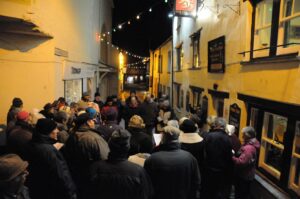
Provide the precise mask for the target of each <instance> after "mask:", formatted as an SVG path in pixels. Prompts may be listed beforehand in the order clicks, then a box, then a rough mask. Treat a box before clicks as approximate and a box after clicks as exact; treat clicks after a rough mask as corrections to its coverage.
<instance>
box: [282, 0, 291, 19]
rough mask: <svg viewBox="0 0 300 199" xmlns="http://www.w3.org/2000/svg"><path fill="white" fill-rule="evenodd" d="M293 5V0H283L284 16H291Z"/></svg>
mask: <svg viewBox="0 0 300 199" xmlns="http://www.w3.org/2000/svg"><path fill="white" fill-rule="evenodd" d="M292 6H293V0H285V1H284V9H283V11H284V17H288V16H291V14H292V8H293V7H292Z"/></svg>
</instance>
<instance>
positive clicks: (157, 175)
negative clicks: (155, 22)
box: [0, 91, 260, 199]
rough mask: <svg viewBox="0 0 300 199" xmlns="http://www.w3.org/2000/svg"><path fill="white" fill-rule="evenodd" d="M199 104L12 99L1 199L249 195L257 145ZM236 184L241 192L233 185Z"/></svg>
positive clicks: (221, 198) (148, 99) (249, 134)
mask: <svg viewBox="0 0 300 199" xmlns="http://www.w3.org/2000/svg"><path fill="white" fill-rule="evenodd" d="M205 112H206V111H203V110H201V108H199V107H198V108H196V109H191V113H190V114H188V115H187V116H186V117H183V118H177V117H176V115H175V114H174V112H173V110H172V108H171V106H170V103H169V100H168V96H166V95H162V96H161V97H160V98H159V99H154V97H153V96H152V95H150V94H146V96H145V98H144V99H143V101H142V100H141V99H139V98H138V97H137V95H136V93H135V91H131V92H130V96H129V97H128V98H127V99H126V100H125V101H124V102H121V101H120V100H119V99H118V97H117V96H116V95H114V96H109V97H107V99H106V102H105V103H103V102H102V101H101V96H100V94H99V93H95V95H94V101H92V100H91V97H90V95H89V94H88V93H83V95H82V99H81V100H80V101H79V102H72V103H70V104H68V103H67V102H66V100H65V99H64V98H63V97H61V98H59V99H58V100H56V101H54V102H53V103H47V104H46V105H45V106H44V107H43V110H41V111H40V110H38V109H34V110H32V111H31V112H27V111H26V110H23V101H22V99H20V98H14V99H13V101H12V106H11V108H10V109H9V111H8V114H7V128H6V138H7V139H6V140H7V144H6V152H5V154H4V155H2V156H0V199H12V198H16V199H29V198H31V199H42V198H43V199H77V198H79V199H81V198H82V199H93V198H104V199H116V198H122V199H152V198H153V199H199V198H204V199H215V198H216V199H217V198H218V199H226V198H229V196H230V193H231V192H232V190H234V192H235V198H242V199H244V198H245V199H246V198H250V185H251V182H252V181H253V179H254V174H255V166H256V161H257V153H258V150H259V147H260V145H259V142H258V141H257V140H256V138H255V137H256V133H255V130H254V129H253V128H252V127H250V126H247V127H245V128H243V129H242V144H241V142H240V140H239V139H238V137H237V135H236V134H235V130H236V129H235V127H234V126H232V125H229V124H227V122H226V120H225V119H224V118H221V117H214V116H207V115H206V113H205ZM233 187H234V188H233Z"/></svg>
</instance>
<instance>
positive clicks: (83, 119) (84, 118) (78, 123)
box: [75, 113, 91, 127]
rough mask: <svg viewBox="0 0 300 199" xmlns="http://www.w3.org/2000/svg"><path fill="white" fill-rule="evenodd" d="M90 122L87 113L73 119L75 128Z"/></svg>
mask: <svg viewBox="0 0 300 199" xmlns="http://www.w3.org/2000/svg"><path fill="white" fill-rule="evenodd" d="M89 120H91V117H90V114H89V113H82V114H80V115H79V116H78V117H77V118H76V119H75V125H76V127H80V126H81V125H83V124H85V123H86V122H87V121H89Z"/></svg>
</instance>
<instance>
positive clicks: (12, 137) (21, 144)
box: [7, 120, 33, 160]
mask: <svg viewBox="0 0 300 199" xmlns="http://www.w3.org/2000/svg"><path fill="white" fill-rule="evenodd" d="M32 133H33V128H32V127H31V126H30V125H29V124H28V123H27V122H24V121H19V120H18V121H17V122H16V124H15V126H14V127H12V128H11V130H10V131H9V133H8V134H7V147H8V150H9V152H10V153H15V154H18V155H19V156H20V157H21V158H22V159H25V160H27V159H28V155H29V154H28V144H29V142H30V141H31V139H32Z"/></svg>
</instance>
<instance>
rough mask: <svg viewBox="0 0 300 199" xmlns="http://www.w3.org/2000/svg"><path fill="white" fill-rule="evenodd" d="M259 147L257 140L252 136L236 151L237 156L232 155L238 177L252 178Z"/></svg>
mask: <svg viewBox="0 0 300 199" xmlns="http://www.w3.org/2000/svg"><path fill="white" fill-rule="evenodd" d="M259 147H260V143H259V141H257V139H255V138H253V139H251V140H249V142H247V143H246V144H244V145H243V146H242V147H241V149H240V151H239V152H238V154H239V156H238V157H235V156H233V157H232V160H233V162H234V164H235V168H236V174H237V176H238V177H241V178H242V179H244V180H253V179H254V175H255V164H256V161H257V154H258V150H259Z"/></svg>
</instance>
